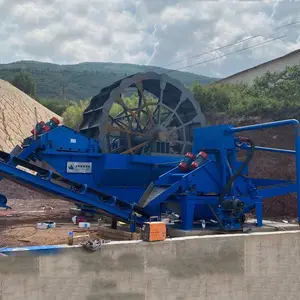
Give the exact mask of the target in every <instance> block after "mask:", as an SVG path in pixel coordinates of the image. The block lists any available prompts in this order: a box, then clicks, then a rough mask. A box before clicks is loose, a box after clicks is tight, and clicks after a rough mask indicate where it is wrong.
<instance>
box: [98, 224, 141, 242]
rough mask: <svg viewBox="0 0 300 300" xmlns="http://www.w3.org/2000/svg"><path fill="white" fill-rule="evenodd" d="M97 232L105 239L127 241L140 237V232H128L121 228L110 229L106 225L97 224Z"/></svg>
mask: <svg viewBox="0 0 300 300" xmlns="http://www.w3.org/2000/svg"><path fill="white" fill-rule="evenodd" d="M98 234H99V236H100V238H102V239H105V240H114V241H128V240H140V239H141V234H140V233H138V232H129V231H126V230H122V229H121V228H118V229H111V228H109V227H107V226H99V227H98Z"/></svg>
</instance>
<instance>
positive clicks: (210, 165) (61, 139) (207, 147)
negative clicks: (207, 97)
mask: <svg viewBox="0 0 300 300" xmlns="http://www.w3.org/2000/svg"><path fill="white" fill-rule="evenodd" d="M285 125H296V127H297V128H296V139H295V142H296V151H293V150H286V149H277V148H268V147H259V146H255V149H257V150H262V151H272V152H278V153H285V154H294V155H295V156H296V172H297V174H296V175H297V180H296V182H294V181H291V180H273V179H261V178H248V177H246V179H245V178H241V177H240V178H238V179H237V180H236V182H234V184H233V188H232V190H231V192H230V193H227V195H226V196H225V200H227V199H235V198H238V199H240V200H241V201H243V202H244V203H245V205H246V206H245V208H244V209H243V211H242V212H241V213H240V214H239V215H237V216H236V217H235V218H233V217H231V216H230V214H229V213H228V212H227V211H226V210H225V209H224V207H222V205H220V204H219V196H218V195H217V194H218V193H220V190H221V188H222V187H223V186H224V185H225V184H226V183H227V180H228V177H229V175H231V173H232V172H233V171H235V170H236V169H237V168H238V167H239V164H240V163H239V162H238V161H237V153H236V152H237V148H241V149H246V150H247V149H248V148H249V146H248V145H246V144H241V145H239V146H238V147H237V146H236V144H235V134H236V133H240V132H243V131H250V130H260V129H266V128H272V127H279V126H285ZM74 136H76V138H78V140H80V145H78V146H76V147H77V148H76V149H75V147H74V145H71V144H70V143H69V142H68V141H69V140H71V139H72V138H74ZM201 137H202V138H201ZM72 147H73V148H72ZM97 147H98V144H97V142H96V141H94V140H92V139H87V138H85V137H84V136H82V135H80V134H78V133H75V132H74V131H72V130H71V129H69V128H67V127H64V126H61V127H59V128H56V129H54V130H53V131H52V132H49V133H47V134H44V135H42V136H41V138H40V139H37V140H33V141H32V142H31V143H30V144H29V145H28V147H26V148H24V149H23V150H22V151H21V152H20V153H19V154H17V155H14V154H13V153H11V155H10V156H9V159H8V160H7V161H6V162H0V176H3V177H5V178H8V179H9V180H12V181H15V182H17V183H20V184H21V185H24V186H27V187H29V188H32V189H36V190H38V191H40V192H43V193H51V194H56V195H58V196H59V198H63V199H65V200H67V201H73V202H75V203H76V204H77V205H79V206H81V207H83V208H84V209H87V210H94V211H99V210H100V211H101V212H106V213H108V214H110V215H113V216H115V217H116V218H117V219H121V220H124V221H127V222H129V223H130V225H131V230H134V229H135V224H136V223H137V224H139V225H141V224H142V223H143V222H144V221H146V220H148V217H149V216H151V215H160V214H161V213H162V212H163V210H164V209H165V207H167V206H168V205H169V204H171V203H172V204H177V205H179V207H180V210H181V220H182V228H183V229H186V230H191V229H192V228H193V221H194V220H195V219H197V220H199V218H200V219H201V218H203V219H206V220H208V219H217V220H219V221H220V226H221V227H222V228H223V229H228V230H236V229H240V228H241V227H240V224H239V222H238V221H237V219H238V218H240V217H242V216H243V215H244V214H245V213H247V212H249V211H251V210H252V209H253V208H256V215H257V225H258V226H262V220H263V212H262V201H263V199H265V198H268V197H273V196H278V195H284V194H288V193H293V192H298V193H297V201H298V221H299V222H300V196H299V187H300V156H299V155H300V129H299V122H298V121H297V120H294V119H292V120H284V121H277V122H270V123H263V124H256V125H250V126H243V127H237V128H234V127H232V126H229V125H219V126H212V127H209V128H196V129H195V142H194V147H193V151H194V153H197V152H198V151H200V150H204V151H207V152H208V153H214V152H218V153H219V160H214V159H212V157H211V154H210V158H209V160H207V161H206V163H204V164H203V165H201V166H200V167H198V168H197V169H195V170H193V171H190V172H188V173H182V172H180V171H179V170H178V168H177V167H175V165H176V160H178V157H177V158H174V157H153V156H152V157H151V156H149V157H148V156H132V155H118V154H112V155H110V154H101V153H98V152H97ZM71 150H72V151H71ZM75 150H76V151H77V152H74V151H75ZM228 151H230V155H231V158H230V164H231V167H232V169H231V168H230V167H229V165H228ZM6 155H7V154H6ZM70 157H71V158H73V159H74V157H75V159H76V160H78V158H80V157H81V160H80V161H85V160H86V159H92V160H93V161H94V163H95V165H96V170H94V169H93V172H92V174H90V175H88V174H81V175H73V174H67V173H63V174H62V175H58V174H57V173H55V172H52V171H50V170H45V169H42V168H39V167H36V166H34V165H32V164H30V163H29V162H28V161H26V160H28V158H31V159H35V158H37V159H39V160H41V161H43V160H44V161H46V162H50V165H52V164H51V163H53V164H54V166H57V167H58V168H59V167H60V166H61V165H62V164H63V165H65V164H66V161H68V160H69V159H70ZM166 162H167V163H166ZM164 163H166V164H165V165H164ZM160 164H162V165H164V166H160ZM17 165H22V166H24V167H28V168H30V169H32V170H34V171H36V172H37V173H38V175H37V176H35V175H32V174H28V173H27V172H24V171H22V170H19V169H17V168H16V166H17ZM108 168H109V169H108ZM61 170H63V169H61ZM106 171H108V173H105V172H106ZM110 172H112V173H110ZM136 172H137V174H138V175H137V176H135V178H133V180H131V179H130V178H126V175H125V176H124V175H123V174H126V173H128V174H135V173H136ZM118 173H120V174H121V175H120V176H118V177H117V175H118ZM246 173H247V170H245V171H244V173H243V174H246ZM106 174H108V175H106ZM141 174H143V176H145V177H147V176H148V177H147V178H148V179H147V180H141V179H142V178H140V177H141V176H140V175H141ZM150 175H151V176H150ZM106 176H109V178H108V179H109V180H115V181H116V182H117V184H115V185H114V184H110V182H109V180H108V181H105V180H106V179H105V177H106ZM128 177H129V176H128ZM95 178H96V179H95ZM153 178H157V180H154V186H156V187H160V186H163V187H165V188H166V189H165V191H164V192H163V193H160V194H159V195H157V196H156V197H155V198H153V199H152V201H151V202H150V203H148V204H147V205H145V207H140V210H139V215H138V216H137V215H136V213H135V207H136V205H137V204H138V199H139V198H140V196H141V195H140V194H142V193H143V192H144V191H145V190H146V188H147V184H149V183H150V182H151V181H152V180H153ZM134 181H137V182H140V183H139V184H137V185H136V186H134V185H132V182H134ZM58 182H61V183H64V184H65V185H67V186H61V185H60V184H58ZM103 182H105V184H103ZM119 182H125V183H126V184H127V189H124V190H121V189H120V186H119ZM107 184H108V185H107ZM145 184H146V185H145ZM193 189H196V192H195V191H194V190H193ZM120 191H121V192H120ZM137 191H139V192H137ZM238 191H242V192H238ZM198 192H203V193H211V192H214V193H215V194H216V195H215V196H211V195H210V196H207V195H198V194H199V193H198ZM117 193H119V194H118V196H116V195H117ZM139 193H140V194H139ZM123 194H124V195H123ZM122 196H123V198H122Z"/></svg>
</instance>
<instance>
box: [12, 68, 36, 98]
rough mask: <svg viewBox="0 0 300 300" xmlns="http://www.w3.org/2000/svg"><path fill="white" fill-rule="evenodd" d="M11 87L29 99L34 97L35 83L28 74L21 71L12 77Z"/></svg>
mask: <svg viewBox="0 0 300 300" xmlns="http://www.w3.org/2000/svg"><path fill="white" fill-rule="evenodd" d="M11 83H12V85H14V86H15V87H16V88H18V89H19V90H21V91H22V92H24V93H26V94H27V95H29V96H31V97H35V96H36V83H35V80H34V78H33V76H32V75H31V74H30V73H29V72H25V71H21V72H18V73H16V74H15V75H14V78H13V80H12V82H11Z"/></svg>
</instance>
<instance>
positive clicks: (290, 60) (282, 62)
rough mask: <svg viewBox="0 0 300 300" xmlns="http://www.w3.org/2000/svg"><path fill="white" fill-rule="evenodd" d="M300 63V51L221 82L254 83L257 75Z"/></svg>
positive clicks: (281, 69) (278, 70) (279, 70)
mask: <svg viewBox="0 0 300 300" xmlns="http://www.w3.org/2000/svg"><path fill="white" fill-rule="evenodd" d="M299 63H300V53H295V54H294V55H291V56H288V57H285V58H282V59H278V60H275V61H272V62H270V63H267V64H264V65H262V66H258V67H256V68H253V69H249V70H247V71H244V72H242V73H239V74H237V75H233V76H232V77H229V78H224V79H223V80H220V81H219V82H220V83H232V84H236V83H244V84H247V85H252V84H253V83H254V79H255V78H256V77H260V76H262V75H264V74H265V73H266V72H267V71H270V72H281V71H283V70H284V69H285V68H286V67H287V66H289V67H291V66H295V65H297V64H299Z"/></svg>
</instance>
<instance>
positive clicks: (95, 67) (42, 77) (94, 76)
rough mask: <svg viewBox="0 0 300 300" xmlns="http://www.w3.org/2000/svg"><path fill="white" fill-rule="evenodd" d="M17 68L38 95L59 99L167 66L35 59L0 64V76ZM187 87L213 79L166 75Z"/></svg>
mask: <svg viewBox="0 0 300 300" xmlns="http://www.w3.org/2000/svg"><path fill="white" fill-rule="evenodd" d="M21 70H24V71H28V72H30V73H31V74H32V75H33V77H34V78H35V81H36V86H37V96H38V98H60V99H61V98H62V96H63V89H64V86H65V96H66V98H67V99H69V100H78V99H87V98H90V97H92V96H94V95H96V94H97V93H99V91H100V90H101V89H102V88H103V87H105V86H107V85H110V84H112V83H113V82H115V81H117V80H119V79H121V78H123V77H126V76H129V75H131V74H134V73H138V72H149V71H154V72H157V73H164V72H167V71H168V70H167V69H164V68H160V67H153V66H143V65H135V64H121V63H102V62H101V63H95V62H85V63H80V64H76V65H57V64H51V63H42V62H37V61H18V62H14V63H10V64H0V78H1V79H4V80H8V81H11V80H12V78H13V76H14V74H15V73H16V72H19V71H21ZM169 75H170V76H172V77H173V78H175V79H177V80H179V81H180V82H182V83H183V84H186V85H187V86H192V85H193V83H194V82H195V81H197V82H199V83H201V84H209V83H212V82H214V81H215V80H217V78H210V77H206V76H202V75H197V74H193V73H189V72H180V71H174V72H171V73H170V74H169Z"/></svg>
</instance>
